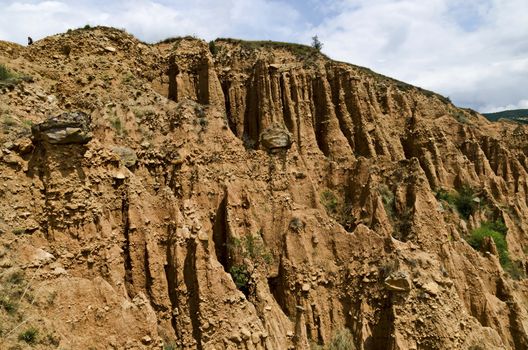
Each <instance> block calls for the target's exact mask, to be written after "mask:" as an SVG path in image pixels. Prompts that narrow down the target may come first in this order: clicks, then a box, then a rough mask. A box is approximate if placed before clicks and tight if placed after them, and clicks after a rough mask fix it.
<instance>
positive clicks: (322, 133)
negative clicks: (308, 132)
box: [313, 77, 330, 157]
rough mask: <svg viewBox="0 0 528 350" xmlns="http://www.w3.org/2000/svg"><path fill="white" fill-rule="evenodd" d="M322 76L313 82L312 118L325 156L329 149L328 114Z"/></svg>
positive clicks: (316, 135)
mask: <svg viewBox="0 0 528 350" xmlns="http://www.w3.org/2000/svg"><path fill="white" fill-rule="evenodd" d="M321 79H322V78H320V77H319V78H317V79H315V80H314V82H313V98H314V108H315V113H314V118H315V123H314V124H315V137H316V141H317V145H318V146H319V149H320V150H321V152H323V154H324V155H325V156H327V157H328V156H329V155H330V149H329V147H328V143H327V140H326V139H327V136H328V123H329V120H328V118H329V116H328V111H327V106H326V101H325V97H324V88H323V82H322V80H321Z"/></svg>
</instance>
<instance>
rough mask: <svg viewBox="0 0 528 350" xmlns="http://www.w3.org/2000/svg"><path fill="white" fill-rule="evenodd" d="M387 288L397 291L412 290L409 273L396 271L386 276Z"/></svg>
mask: <svg viewBox="0 0 528 350" xmlns="http://www.w3.org/2000/svg"><path fill="white" fill-rule="evenodd" d="M385 288H387V289H388V290H392V291H395V292H407V291H409V290H411V280H410V278H409V275H408V274H407V273H406V272H403V271H396V272H393V273H391V274H390V275H389V276H388V277H387V278H385Z"/></svg>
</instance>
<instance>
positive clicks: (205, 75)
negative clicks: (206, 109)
mask: <svg viewBox="0 0 528 350" xmlns="http://www.w3.org/2000/svg"><path fill="white" fill-rule="evenodd" d="M210 78H211V77H210V76H209V64H208V62H207V60H206V59H204V60H203V61H202V62H200V68H199V70H198V91H197V94H196V95H197V98H198V103H200V104H203V105H207V104H209V103H210V102H211V96H210V92H209V79H210Z"/></svg>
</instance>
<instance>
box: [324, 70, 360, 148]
mask: <svg viewBox="0 0 528 350" xmlns="http://www.w3.org/2000/svg"><path fill="white" fill-rule="evenodd" d="M333 73H334V74H332V76H333V78H332V79H329V80H330V81H329V82H330V89H331V90H332V102H333V104H334V111H335V114H336V117H337V121H338V122H339V128H340V129H341V132H342V133H343V135H345V138H346V139H347V141H348V145H349V146H350V149H351V150H352V152H354V149H355V144H354V131H353V128H352V121H351V118H350V115H348V113H347V112H348V111H347V110H346V104H345V103H343V101H342V100H341V91H342V86H341V81H340V79H339V72H333Z"/></svg>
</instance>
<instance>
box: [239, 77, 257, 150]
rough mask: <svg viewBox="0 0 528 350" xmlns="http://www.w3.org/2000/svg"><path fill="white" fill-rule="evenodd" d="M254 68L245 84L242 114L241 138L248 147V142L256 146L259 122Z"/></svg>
mask: <svg viewBox="0 0 528 350" xmlns="http://www.w3.org/2000/svg"><path fill="white" fill-rule="evenodd" d="M255 70H256V68H255V69H254V70H253V74H252V75H251V80H248V81H247V82H246V91H248V93H247V94H246V110H245V114H244V135H243V136H242V138H243V139H244V141H245V143H246V147H247V146H248V142H249V143H250V144H251V146H256V145H257V144H258V141H259V134H260V122H259V108H260V107H261V106H260V104H259V98H258V94H257V88H258V86H257V80H258V77H257V75H256V72H255ZM250 148H251V147H250Z"/></svg>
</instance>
